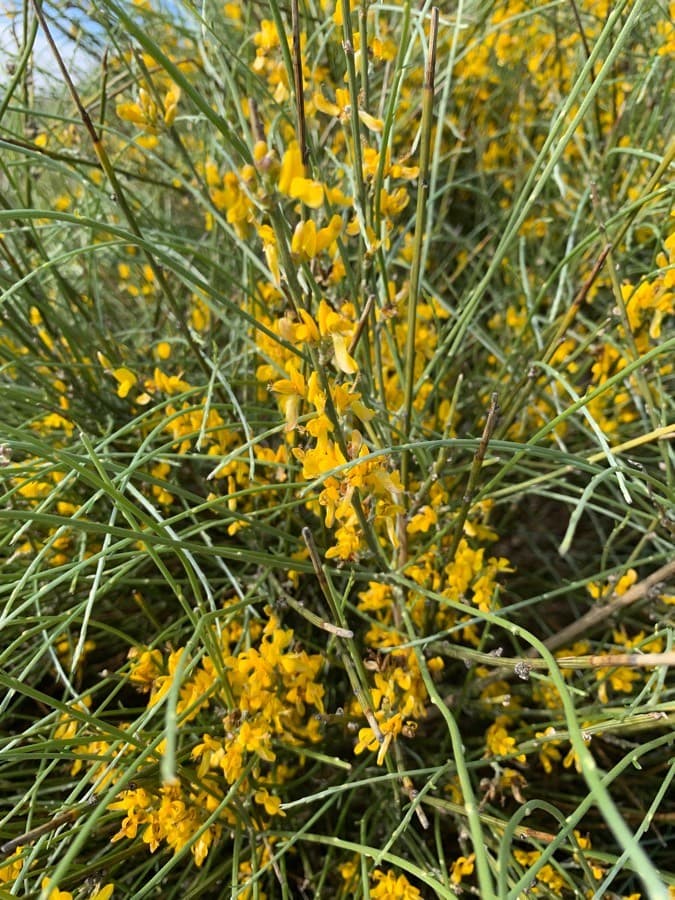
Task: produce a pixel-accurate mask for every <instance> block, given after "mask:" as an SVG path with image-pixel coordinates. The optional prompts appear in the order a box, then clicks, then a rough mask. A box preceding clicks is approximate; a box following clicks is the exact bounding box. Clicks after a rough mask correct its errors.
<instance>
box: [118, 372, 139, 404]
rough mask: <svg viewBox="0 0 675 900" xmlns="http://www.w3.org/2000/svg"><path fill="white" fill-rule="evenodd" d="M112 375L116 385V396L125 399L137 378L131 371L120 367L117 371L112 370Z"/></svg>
mask: <svg viewBox="0 0 675 900" xmlns="http://www.w3.org/2000/svg"><path fill="white" fill-rule="evenodd" d="M112 374H113V378H114V379H115V381H116V382H117V384H118V388H117V396H118V397H122V398H124V397H126V396H127V395H128V393H129V391H130V390H131V389H132V387H133V386H134V385H135V384H136V382H137V381H138V378H137V377H136V375H134V373H133V372H132V371H131V369H127V367H126V366H120V367H119V368H118V369H113V372H112Z"/></svg>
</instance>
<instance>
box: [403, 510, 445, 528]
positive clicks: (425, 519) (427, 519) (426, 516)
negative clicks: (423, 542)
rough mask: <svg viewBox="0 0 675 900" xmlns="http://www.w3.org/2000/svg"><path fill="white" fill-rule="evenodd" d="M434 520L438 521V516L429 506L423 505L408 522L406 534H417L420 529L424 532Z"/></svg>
mask: <svg viewBox="0 0 675 900" xmlns="http://www.w3.org/2000/svg"><path fill="white" fill-rule="evenodd" d="M436 522H438V516H437V515H436V513H435V512H434V511H433V509H432V508H431V507H430V506H423V507H422V509H421V510H420V511H419V512H418V513H416V514H415V515H414V516H413V517H412V519H411V520H410V521H409V522H408V524H407V526H406V531H407V532H408V534H418V533H419V532H420V531H421V532H423V533H424V534H426V533H427V531H429V529H430V528H431V526H432V525H435V524H436Z"/></svg>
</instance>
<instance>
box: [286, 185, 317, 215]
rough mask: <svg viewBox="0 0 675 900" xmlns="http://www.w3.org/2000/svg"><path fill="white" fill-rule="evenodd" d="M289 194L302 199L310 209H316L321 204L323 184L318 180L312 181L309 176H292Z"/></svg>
mask: <svg viewBox="0 0 675 900" xmlns="http://www.w3.org/2000/svg"><path fill="white" fill-rule="evenodd" d="M289 194H290V196H291V197H293V198H295V199H297V200H302V202H303V203H304V204H305V205H306V206H309V207H310V208H311V209H318V208H319V207H320V206H322V205H323V185H322V184H321V182H319V181H312V180H311V178H294V179H293V180H292V181H291V188H290V191H289Z"/></svg>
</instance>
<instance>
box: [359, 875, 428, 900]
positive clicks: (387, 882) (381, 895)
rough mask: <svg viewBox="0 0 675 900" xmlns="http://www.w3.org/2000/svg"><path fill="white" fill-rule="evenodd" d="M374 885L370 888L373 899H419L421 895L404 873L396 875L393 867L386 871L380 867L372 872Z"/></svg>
mask: <svg viewBox="0 0 675 900" xmlns="http://www.w3.org/2000/svg"><path fill="white" fill-rule="evenodd" d="M373 881H375V882H376V884H375V886H374V887H371V888H370V896H371V897H372V898H373V900H421V897H422V895H421V894H420V892H419V890H418V889H417V888H416V887H413V885H412V884H410V882H409V881H408V879H407V878H406V877H405V875H398V876H397V875H396V873H395V872H394V870H393V869H389V870H388V871H387V872H386V873H385V872H382V871H381V870H380V869H375V871H374V872H373Z"/></svg>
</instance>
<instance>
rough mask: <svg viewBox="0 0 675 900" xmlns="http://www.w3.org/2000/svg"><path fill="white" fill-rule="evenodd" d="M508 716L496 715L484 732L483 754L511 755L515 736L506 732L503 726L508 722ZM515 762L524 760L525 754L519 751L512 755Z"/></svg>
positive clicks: (514, 744)
mask: <svg viewBox="0 0 675 900" xmlns="http://www.w3.org/2000/svg"><path fill="white" fill-rule="evenodd" d="M509 721H510V720H509V718H508V716H498V717H497V719H496V720H495V721H494V723H493V724H492V725H490V727H489V728H488V729H487V731H486V733H485V754H484V755H485V756H491V755H494V756H512V755H513V750H514V748H515V746H516V740H515V738H512V737H511V736H510V735H509V733H508V732H507V730H506V728H505V726H506V725H508V724H509ZM513 758H514V759H515V760H516V761H517V762H525V754H524V753H520V754H518V755H516V756H514V757H513Z"/></svg>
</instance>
